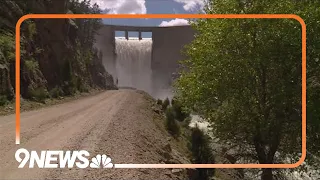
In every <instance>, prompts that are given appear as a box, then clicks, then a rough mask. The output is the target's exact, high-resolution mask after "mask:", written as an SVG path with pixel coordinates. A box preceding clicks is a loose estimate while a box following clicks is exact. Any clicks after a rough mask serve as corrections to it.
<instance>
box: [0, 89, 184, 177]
mask: <svg viewBox="0 0 320 180" xmlns="http://www.w3.org/2000/svg"><path fill="white" fill-rule="evenodd" d="M151 106H152V102H151V100H150V98H147V97H146V95H145V94H143V93H139V92H137V91H134V90H115V91H106V92H103V93H101V94H98V95H95V96H91V97H86V98H82V99H79V100H76V101H72V102H68V103H65V104H60V105H55V106H51V107H48V108H44V109H39V110H35V111H29V112H24V113H22V114H21V144H20V145H15V117H14V115H10V116H3V117H0V162H1V163H0V179H183V177H181V175H177V174H174V173H172V171H171V170H170V169H90V168H87V169H79V168H76V167H75V168H71V169H68V168H64V169H39V168H38V167H37V166H36V168H33V169H29V168H23V169H18V168H17V167H18V165H19V164H18V162H17V161H16V160H15V158H14V154H15V152H16V150H17V149H19V148H25V149H28V150H36V151H37V152H39V151H41V150H65V151H66V150H87V151H88V152H90V156H91V157H93V156H95V155H96V154H99V153H100V154H102V153H105V154H107V155H109V156H110V157H111V158H112V163H113V164H119V163H125V164H128V163H164V162H166V161H167V160H168V157H167V156H166V154H168V153H167V152H165V151H164V149H165V147H166V146H168V138H170V136H169V135H168V134H167V132H166V131H165V129H164V127H163V126H162V125H161V123H159V120H160V121H161V115H160V114H157V113H155V112H154V110H153V109H152V107H151ZM156 121H157V122H158V123H157V122H156ZM169 156H171V155H169ZM91 157H90V158H89V159H91ZM180 158H183V157H182V156H181V157H180Z"/></svg>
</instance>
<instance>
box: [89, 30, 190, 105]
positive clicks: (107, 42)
mask: <svg viewBox="0 0 320 180" xmlns="http://www.w3.org/2000/svg"><path fill="white" fill-rule="evenodd" d="M116 31H123V32H125V34H128V33H127V32H139V36H140V32H151V33H152V39H145V38H142V39H141V37H137V38H136V39H130V38H128V40H125V39H127V37H125V38H118V37H116V36H115V32H116ZM194 34H195V31H194V30H193V29H192V27H190V26H172V27H143V26H142V27H141V26H118V25H104V26H103V27H102V28H101V29H100V30H99V31H98V34H97V35H96V37H95V39H96V43H95V47H96V48H98V50H99V51H101V52H102V57H103V58H102V63H103V65H104V67H105V69H106V70H107V72H109V73H110V74H111V75H112V76H113V78H114V81H115V82H116V79H117V78H116V77H117V76H119V77H118V86H125V87H126V86H129V87H133V88H137V89H141V90H144V91H146V92H147V93H149V94H150V95H151V96H153V97H154V98H160V99H164V98H166V97H169V98H170V97H171V96H172V93H171V91H172V88H171V87H172V82H173V80H174V78H175V77H174V74H176V73H177V72H178V68H179V65H178V61H180V60H183V59H185V58H186V57H185V55H184V54H183V53H182V50H183V47H184V46H185V45H186V44H189V43H190V42H191V41H192V40H193V39H194ZM120 39H121V40H120ZM139 39H140V41H139ZM125 41H126V42H125ZM126 43H127V44H126ZM134 44H135V45H134ZM140 47H144V48H140ZM128 48H132V49H131V50H130V49H128ZM130 54H131V55H133V56H131V55H130ZM150 56H151V57H150ZM137 57H139V59H137ZM147 57H150V61H147V60H146V59H148V58H147ZM124 58H127V59H124ZM133 62H135V63H133ZM124 63H128V64H124ZM130 63H131V65H130ZM136 63H138V64H139V63H140V64H139V65H137V64H136ZM129 67H132V69H131V70H130V68H129ZM149 67H150V69H149ZM128 68H129V69H128ZM139 69H140V70H141V69H143V70H142V72H140V71H139V72H136V71H138V70H139ZM120 71H126V72H123V73H120ZM134 72H135V73H134ZM145 76H147V77H145ZM139 77H140V78H139ZM149 77H150V78H149ZM130 78H131V80H130ZM138 78H139V79H140V81H141V82H140V81H137V79H138ZM132 79H133V80H132ZM142 82H144V83H143V84H142ZM146 84H148V85H146ZM149 84H150V86H151V87H150V86H149Z"/></svg>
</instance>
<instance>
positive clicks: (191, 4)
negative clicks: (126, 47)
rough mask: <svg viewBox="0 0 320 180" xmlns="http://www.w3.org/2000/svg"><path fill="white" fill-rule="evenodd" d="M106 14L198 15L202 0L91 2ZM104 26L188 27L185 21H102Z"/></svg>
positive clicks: (100, 0)
mask: <svg viewBox="0 0 320 180" xmlns="http://www.w3.org/2000/svg"><path fill="white" fill-rule="evenodd" d="M91 2H92V3H97V4H98V5H99V6H100V8H101V9H102V10H103V13H106V14H186V13H189V14H190V13H199V12H200V10H201V9H202V8H203V6H204V0H91ZM103 22H104V23H105V24H112V25H129V26H131V25H132V26H179V25H188V20H186V19H104V20H103Z"/></svg>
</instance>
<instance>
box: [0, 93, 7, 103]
mask: <svg viewBox="0 0 320 180" xmlns="http://www.w3.org/2000/svg"><path fill="white" fill-rule="evenodd" d="M7 101H8V99H7V96H3V95H0V106H4V105H6V104H7Z"/></svg>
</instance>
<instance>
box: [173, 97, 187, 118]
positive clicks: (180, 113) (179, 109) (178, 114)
mask: <svg viewBox="0 0 320 180" xmlns="http://www.w3.org/2000/svg"><path fill="white" fill-rule="evenodd" d="M171 105H172V109H173V111H174V116H175V119H177V120H178V121H184V120H185V119H186V118H187V117H189V116H190V114H189V112H186V110H184V109H183V106H182V105H181V103H180V102H179V101H178V100H174V99H172V101H171Z"/></svg>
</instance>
